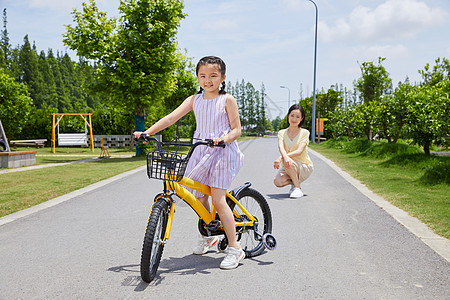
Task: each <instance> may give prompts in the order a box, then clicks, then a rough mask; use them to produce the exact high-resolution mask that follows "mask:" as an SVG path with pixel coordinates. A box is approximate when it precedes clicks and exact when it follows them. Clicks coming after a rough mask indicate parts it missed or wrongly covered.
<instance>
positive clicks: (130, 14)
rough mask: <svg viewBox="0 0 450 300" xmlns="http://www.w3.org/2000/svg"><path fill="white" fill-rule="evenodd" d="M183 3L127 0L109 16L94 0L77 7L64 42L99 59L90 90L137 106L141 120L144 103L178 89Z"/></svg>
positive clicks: (129, 107)
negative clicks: (178, 36)
mask: <svg viewBox="0 0 450 300" xmlns="http://www.w3.org/2000/svg"><path fill="white" fill-rule="evenodd" d="M182 9H183V2H182V1H179V0H170V1H169V0H140V1H135V0H123V1H121V3H120V6H119V12H120V14H121V16H120V18H119V19H116V18H111V19H109V18H108V17H107V16H106V13H104V12H100V11H99V10H98V8H97V5H96V3H95V1H94V0H90V2H89V5H87V4H85V3H83V9H82V12H78V11H76V10H74V11H73V13H72V15H73V17H74V23H75V26H72V25H66V28H67V31H66V33H65V34H64V39H63V41H64V43H65V44H66V45H67V46H68V47H69V48H70V49H72V50H75V51H77V53H78V55H79V56H80V57H83V58H85V59H88V60H90V61H93V62H94V63H95V65H96V70H95V72H94V76H95V79H94V81H93V82H92V83H91V85H90V88H91V91H93V92H95V93H97V94H102V95H104V96H105V99H109V101H110V103H111V104H112V105H114V106H116V107H123V108H124V109H126V110H129V111H133V112H134V113H135V115H136V116H137V117H138V119H137V124H141V126H142V125H143V117H144V116H145V114H146V109H147V110H148V109H149V108H150V107H152V106H156V105H157V104H158V103H160V102H162V100H163V99H165V98H167V97H168V96H170V94H171V93H172V92H173V91H174V90H175V84H176V75H175V74H174V71H175V70H176V67H177V66H178V65H179V64H180V55H177V50H176V42H175V36H176V33H177V28H178V27H179V25H180V21H181V20H182V19H183V18H184V17H185V15H184V14H183V13H182ZM137 124H136V125H137ZM142 128H143V127H140V128H137V129H142Z"/></svg>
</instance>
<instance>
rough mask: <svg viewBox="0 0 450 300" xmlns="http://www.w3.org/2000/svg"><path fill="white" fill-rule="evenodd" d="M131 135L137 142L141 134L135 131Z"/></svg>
mask: <svg viewBox="0 0 450 300" xmlns="http://www.w3.org/2000/svg"><path fill="white" fill-rule="evenodd" d="M133 134H134V138H135V139H137V140H138V139H139V138H140V137H141V134H142V132H141V131H135V132H133Z"/></svg>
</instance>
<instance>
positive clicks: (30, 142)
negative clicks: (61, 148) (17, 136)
mask: <svg viewBox="0 0 450 300" xmlns="http://www.w3.org/2000/svg"><path fill="white" fill-rule="evenodd" d="M46 142H47V139H37V140H14V141H9V144H10V145H11V147H16V146H25V147H31V146H34V147H40V148H44V146H45V143H46Z"/></svg>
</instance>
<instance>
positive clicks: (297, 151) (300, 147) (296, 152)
mask: <svg viewBox="0 0 450 300" xmlns="http://www.w3.org/2000/svg"><path fill="white" fill-rule="evenodd" d="M305 148H306V143H305V142H300V144H299V145H298V148H297V149H295V150H294V151H292V152H289V153H288V154H287V155H288V156H289V157H291V158H292V157H295V156H298V155H300V154H302V153H303V151H304V150H305Z"/></svg>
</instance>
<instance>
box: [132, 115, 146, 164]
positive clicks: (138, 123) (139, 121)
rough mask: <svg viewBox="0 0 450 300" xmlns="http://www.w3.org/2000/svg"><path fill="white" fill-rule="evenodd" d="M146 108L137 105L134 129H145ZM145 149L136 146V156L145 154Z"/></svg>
mask: <svg viewBox="0 0 450 300" xmlns="http://www.w3.org/2000/svg"><path fill="white" fill-rule="evenodd" d="M144 120H145V108H143V107H137V108H136V112H135V115H134V131H145V129H146V128H145V122H144ZM143 153H144V151H142V149H140V148H139V147H136V156H137V155H139V154H143Z"/></svg>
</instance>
